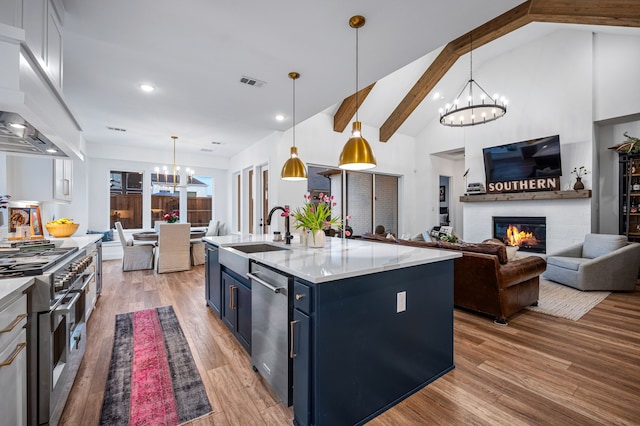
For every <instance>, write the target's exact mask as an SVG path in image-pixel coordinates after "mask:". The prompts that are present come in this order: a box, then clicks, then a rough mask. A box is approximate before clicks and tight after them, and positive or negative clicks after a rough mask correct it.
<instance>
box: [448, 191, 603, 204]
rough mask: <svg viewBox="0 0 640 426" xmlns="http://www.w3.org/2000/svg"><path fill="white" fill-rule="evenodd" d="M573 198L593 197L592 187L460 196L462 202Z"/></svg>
mask: <svg viewBox="0 0 640 426" xmlns="http://www.w3.org/2000/svg"><path fill="white" fill-rule="evenodd" d="M573 198H591V190H590V189H580V190H574V189H571V190H569V191H538V192H509V193H504V194H495V193H494V194H475V195H463V196H461V197H460V202H462V203H483V202H488V201H524V200H568V199H573Z"/></svg>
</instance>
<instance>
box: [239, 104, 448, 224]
mask: <svg viewBox="0 0 640 426" xmlns="http://www.w3.org/2000/svg"><path fill="white" fill-rule="evenodd" d="M360 119H361V120H363V137H364V138H365V139H367V141H368V142H369V143H370V144H371V146H372V147H373V150H374V152H375V155H376V159H377V161H378V167H376V168H374V169H372V171H374V172H376V173H388V174H397V175H403V176H404V177H403V179H402V184H401V186H402V188H403V189H402V190H401V192H402V193H401V194H400V201H399V204H400V209H399V210H400V212H399V213H400V217H399V222H400V223H399V225H400V229H399V231H398V232H399V235H402V234H403V233H406V232H409V230H411V229H415V228H416V227H415V224H414V221H415V215H414V212H415V200H414V198H415V197H414V196H413V194H414V193H415V179H414V176H413V169H414V165H415V161H414V145H415V144H414V139H413V138H411V137H408V136H404V135H396V136H395V137H394V139H393V142H389V143H382V142H379V141H377V138H378V129H375V128H371V127H368V126H367V125H366V122H364V120H366V117H363V116H362V115H361V116H360ZM350 134H351V126H349V127H348V129H346V130H345V131H344V132H343V133H337V132H334V131H333V117H332V116H330V115H328V114H325V113H320V114H317V115H315V116H314V117H311V118H310V119H308V120H305V121H303V122H301V123H298V124H297V125H296V146H297V147H298V154H299V155H300V158H301V159H302V161H304V162H305V164H306V163H312V164H315V165H322V166H330V167H336V168H337V166H338V158H339V156H340V152H341V151H342V147H343V145H344V144H345V143H346V141H347V140H348V139H349V136H350ZM291 144H292V132H291V129H289V130H287V131H286V132H284V133H274V134H273V135H272V136H270V137H268V138H265V139H264V140H262V141H260V142H258V143H256V144H254V145H252V146H251V147H249V148H248V149H246V150H245V151H243V152H242V153H240V154H239V155H236V156H235V157H233V158H232V159H231V161H230V164H231V167H230V169H229V176H231V175H233V174H234V173H238V172H239V171H240V170H244V169H246V168H247V167H255V166H256V165H258V164H261V163H263V162H264V161H265V160H266V159H268V161H269V169H270V173H269V205H270V207H273V206H284V205H289V206H290V207H291V208H292V209H295V208H296V207H299V206H301V205H302V204H303V198H302V196H303V195H304V194H305V193H306V192H307V182H306V181H300V182H288V181H283V180H282V179H280V170H281V169H282V165H283V164H284V162H285V161H286V160H287V158H289V152H290V147H291ZM232 198H233V197H232V196H230V197H229V198H228V199H229V201H230V207H231V205H232V203H233V199H232ZM436 200H437V198H436ZM229 215H231V208H230V209H229ZM274 222H277V223H273V224H272V226H271V228H270V229H271V230H273V231H275V230H280V231H282V228H283V221H274ZM243 231H244V230H243ZM244 232H246V231H244Z"/></svg>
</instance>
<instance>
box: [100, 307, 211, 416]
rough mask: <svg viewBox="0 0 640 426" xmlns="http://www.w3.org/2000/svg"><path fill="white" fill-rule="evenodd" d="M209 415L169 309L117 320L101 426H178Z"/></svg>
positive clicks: (183, 342)
mask: <svg viewBox="0 0 640 426" xmlns="http://www.w3.org/2000/svg"><path fill="white" fill-rule="evenodd" d="M210 412H211V405H210V404H209V400H208V398H207V395H206V391H205V389H204V386H203V385H202V381H201V379H200V375H199V374H198V370H197V369H196V366H195V363H194V362H193V358H192V357H191V352H190V350H189V346H188V344H187V341H186V339H185V337H184V334H183V332H182V329H181V328H180V324H179V322H178V319H177V317H176V316H175V313H174V311H173V308H172V307H171V306H165V307H161V308H157V309H148V310H144V311H137V312H132V313H128V314H121V315H117V316H116V331H115V336H114V342H113V352H112V355H111V363H110V365H109V376H108V378H107V385H106V388H105V395H104V400H103V405H102V413H101V416H100V424H102V425H177V424H180V423H183V422H186V421H189V420H193V419H195V418H198V417H201V416H203V415H205V414H208V413H210Z"/></svg>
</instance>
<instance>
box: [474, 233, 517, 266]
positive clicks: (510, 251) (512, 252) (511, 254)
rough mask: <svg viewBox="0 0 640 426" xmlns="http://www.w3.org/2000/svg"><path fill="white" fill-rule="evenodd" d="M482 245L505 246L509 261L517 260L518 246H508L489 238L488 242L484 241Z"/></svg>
mask: <svg viewBox="0 0 640 426" xmlns="http://www.w3.org/2000/svg"><path fill="white" fill-rule="evenodd" d="M482 244H496V245H499V246H503V247H504V248H505V249H506V251H507V261H511V260H513V259H515V258H516V254H518V249H519V248H520V247H518V246H508V245H506V244H505V243H503V242H502V241H500V240H499V239H497V238H489V239H488V240H484V241H483V242H482Z"/></svg>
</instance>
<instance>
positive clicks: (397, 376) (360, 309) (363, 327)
mask: <svg viewBox="0 0 640 426" xmlns="http://www.w3.org/2000/svg"><path fill="white" fill-rule="evenodd" d="M293 297H294V308H295V309H294V317H293V322H292V324H291V331H292V336H291V338H292V341H291V355H292V356H293V409H294V421H293V423H294V424H295V425H298V426H307V425H315V426H325V425H331V426H339V425H359V424H364V423H365V422H367V421H369V420H371V419H372V418H373V417H375V416H377V415H379V414H380V413H382V412H383V411H385V410H387V409H389V408H391V407H392V406H394V405H395V404H397V403H398V402H400V401H402V400H403V399H405V398H407V397H408V396H410V395H411V394H413V393H414V392H416V391H418V390H420V389H421V388H423V387H424V386H426V385H428V384H429V383H431V382H432V381H434V380H436V379H437V378H438V377H440V376H442V375H443V374H445V373H447V372H448V371H450V370H452V369H453V368H454V365H453V260H444V261H439V262H435V263H427V264H423V265H418V266H411V267H408V268H402V269H395V270H390V271H384V272H379V273H375V274H369V275H361V276H356V277H351V278H345V279H340V280H335V281H329V282H322V283H317V284H314V283H310V282H307V281H304V280H301V279H299V278H296V280H295V283H294V296H293ZM403 301H404V302H403Z"/></svg>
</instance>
